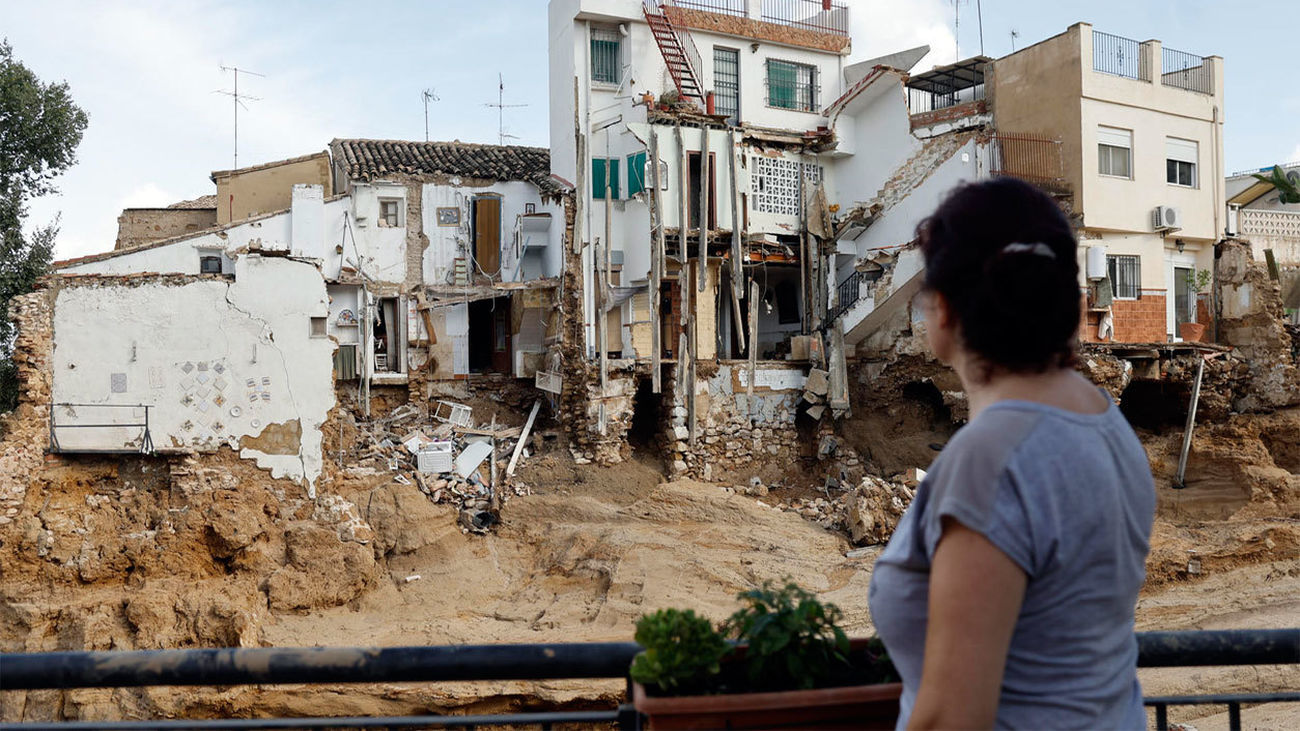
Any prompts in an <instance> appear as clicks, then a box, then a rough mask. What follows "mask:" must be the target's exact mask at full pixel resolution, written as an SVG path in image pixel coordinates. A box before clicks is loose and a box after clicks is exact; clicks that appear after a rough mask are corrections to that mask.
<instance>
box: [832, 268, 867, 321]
mask: <svg viewBox="0 0 1300 731" xmlns="http://www.w3.org/2000/svg"><path fill="white" fill-rule="evenodd" d="M874 283H875V280H874V279H868V278H867V277H866V275H865V274H864V273H863V272H860V271H858V270H857V269H854V270H853V273H852V274H850V275H849V276H847V277H845V278H844V281H842V282H840V283H839V284H837V285H835V307H834V308H832V309H831V313H830V318H829V319H830V321H832V322H834V321H835V320H836V319H837V318H839V316H840V315H843V314H844V313H845V312H848V311H849V308H850V307H852V306H853V305H855V304H857V303H858V300H860V299H862V295H863V294H865V293H867V292H870V291H871V288H872V286H871V285H873V284H874ZM863 290H866V292H864V291H863Z"/></svg>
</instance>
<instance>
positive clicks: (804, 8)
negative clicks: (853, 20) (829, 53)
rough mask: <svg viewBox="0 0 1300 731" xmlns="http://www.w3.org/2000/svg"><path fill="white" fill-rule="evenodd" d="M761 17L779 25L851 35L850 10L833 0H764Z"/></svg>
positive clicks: (838, 34)
mask: <svg viewBox="0 0 1300 731" xmlns="http://www.w3.org/2000/svg"><path fill="white" fill-rule="evenodd" d="M761 17H762V19H763V20H765V21H767V22H769V23H776V24H777V25H788V26H791V27H794V28H803V29H804V30H811V31H815V32H817V33H829V34H832V35H837V36H844V37H845V38H847V37H848V36H849V10H848V8H847V7H845V6H844V4H843V3H838V2H831V0H763V8H762V13H761Z"/></svg>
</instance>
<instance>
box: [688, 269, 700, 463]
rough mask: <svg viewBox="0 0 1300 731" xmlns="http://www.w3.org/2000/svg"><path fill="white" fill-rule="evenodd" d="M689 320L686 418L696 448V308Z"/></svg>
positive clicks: (693, 309)
mask: <svg viewBox="0 0 1300 731" xmlns="http://www.w3.org/2000/svg"><path fill="white" fill-rule="evenodd" d="M695 266H697V267H700V268H701V269H703V268H704V267H703V265H702V264H701V263H700V262H698V261H697V262H695ZM692 299H694V298H692ZM696 301H698V300H696ZM689 318H690V319H689V322H688V325H687V332H686V347H687V349H688V352H689V353H690V356H689V357H690V363H688V364H687V372H686V388H687V391H686V394H687V399H686V417H687V419H688V420H689V421H688V424H687V428H688V429H689V431H690V441H691V445H692V446H694V445H695V441H696V436H697V432H698V431H699V429H698V419H697V416H696V412H695V379H696V378H697V377H698V373H697V370H696V366H697V350H696V349H697V348H698V347H699V344H698V342H697V340H698V337H699V333H698V331H697V330H696V329H695V308H694V307H692V308H691V312H690V315H689Z"/></svg>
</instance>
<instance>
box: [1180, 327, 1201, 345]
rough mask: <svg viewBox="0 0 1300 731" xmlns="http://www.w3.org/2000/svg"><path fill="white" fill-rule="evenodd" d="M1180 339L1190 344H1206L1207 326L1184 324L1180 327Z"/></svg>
mask: <svg viewBox="0 0 1300 731" xmlns="http://www.w3.org/2000/svg"><path fill="white" fill-rule="evenodd" d="M1178 337H1180V338H1182V339H1183V340H1185V341H1187V342H1189V343H1200V342H1204V340H1203V338H1204V337H1205V325H1204V324H1203V323H1200V322H1184V323H1183V324H1181V325H1179V326H1178Z"/></svg>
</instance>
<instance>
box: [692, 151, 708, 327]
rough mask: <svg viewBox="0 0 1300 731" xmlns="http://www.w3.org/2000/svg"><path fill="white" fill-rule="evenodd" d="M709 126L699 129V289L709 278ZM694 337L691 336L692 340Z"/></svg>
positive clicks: (705, 286)
mask: <svg viewBox="0 0 1300 731" xmlns="http://www.w3.org/2000/svg"><path fill="white" fill-rule="evenodd" d="M709 183H710V180H709V128H708V127H702V128H701V129H700V228H699V231H700V251H699V255H698V256H697V257H696V258H697V260H698V262H699V270H700V272H699V280H700V283H699V291H701V292H703V291H704V290H705V288H707V287H708V278H709V267H708V261H709V187H710V186H709ZM694 340H695V338H691V341H692V342H694Z"/></svg>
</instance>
